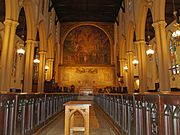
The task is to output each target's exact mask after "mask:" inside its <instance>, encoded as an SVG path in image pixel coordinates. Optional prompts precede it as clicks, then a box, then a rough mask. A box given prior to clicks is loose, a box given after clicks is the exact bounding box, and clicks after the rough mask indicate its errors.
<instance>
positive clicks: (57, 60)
mask: <svg viewBox="0 0 180 135" xmlns="http://www.w3.org/2000/svg"><path fill="white" fill-rule="evenodd" d="M56 48H57V49H56V52H55V53H56V55H55V56H56V58H55V81H56V83H57V82H59V61H60V44H57V46H56Z"/></svg>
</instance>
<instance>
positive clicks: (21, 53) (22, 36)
mask: <svg viewBox="0 0 180 135" xmlns="http://www.w3.org/2000/svg"><path fill="white" fill-rule="evenodd" d="M23 21H24V22H23V34H22V35H21V39H22V40H23V43H21V44H19V45H20V48H18V49H17V53H18V54H19V56H20V59H21V57H22V56H23V55H24V54H25V50H24V49H23V47H24V46H25V25H26V20H25V18H24V20H23Z"/></svg>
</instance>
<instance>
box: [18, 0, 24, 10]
mask: <svg viewBox="0 0 180 135" xmlns="http://www.w3.org/2000/svg"><path fill="white" fill-rule="evenodd" d="M24 1H25V0H19V2H18V5H19V8H21V7H23V4H24Z"/></svg>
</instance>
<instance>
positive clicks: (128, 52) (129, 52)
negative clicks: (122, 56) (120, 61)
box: [126, 51, 134, 54]
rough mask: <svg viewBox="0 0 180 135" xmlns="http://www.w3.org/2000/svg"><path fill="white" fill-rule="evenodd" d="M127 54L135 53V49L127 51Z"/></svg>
mask: <svg viewBox="0 0 180 135" xmlns="http://www.w3.org/2000/svg"><path fill="white" fill-rule="evenodd" d="M126 54H134V52H133V51H126Z"/></svg>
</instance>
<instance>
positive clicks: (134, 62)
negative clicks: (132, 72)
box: [132, 58, 139, 67]
mask: <svg viewBox="0 0 180 135" xmlns="http://www.w3.org/2000/svg"><path fill="white" fill-rule="evenodd" d="M138 63H139V61H138V60H137V59H136V58H135V59H134V60H133V61H132V64H133V65H134V66H135V67H136V66H137V64H138Z"/></svg>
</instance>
